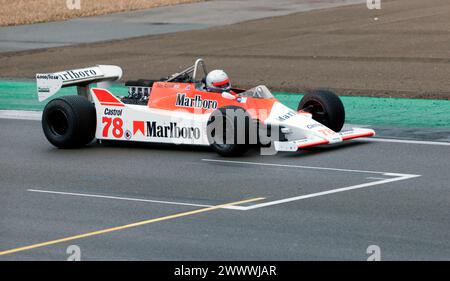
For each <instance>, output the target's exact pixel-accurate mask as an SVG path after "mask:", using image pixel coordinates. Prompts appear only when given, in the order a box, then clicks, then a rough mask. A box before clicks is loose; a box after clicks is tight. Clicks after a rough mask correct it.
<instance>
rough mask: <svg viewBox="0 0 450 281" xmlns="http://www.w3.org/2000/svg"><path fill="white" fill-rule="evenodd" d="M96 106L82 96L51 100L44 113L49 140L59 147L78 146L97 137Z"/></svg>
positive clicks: (45, 132)
mask: <svg viewBox="0 0 450 281" xmlns="http://www.w3.org/2000/svg"><path fill="white" fill-rule="evenodd" d="M96 127H97V118H96V113H95V106H94V105H93V104H92V103H91V102H90V101H89V100H88V99H87V98H85V97H82V96H63V97H60V98H56V99H54V100H51V101H50V102H49V103H48V104H47V105H46V106H45V108H44V112H43V113H42V129H43V130H44V134H45V137H46V138H47V140H48V141H49V142H50V143H51V144H53V145H54V146H56V147H58V148H77V147H82V146H85V145H87V144H88V143H90V142H91V141H92V140H93V139H94V137H95V130H96Z"/></svg>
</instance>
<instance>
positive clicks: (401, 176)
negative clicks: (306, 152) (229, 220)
mask: <svg viewBox="0 0 450 281" xmlns="http://www.w3.org/2000/svg"><path fill="white" fill-rule="evenodd" d="M202 160H203V161H207V162H219V163H232V164H233V163H234V164H248V165H258V166H272V167H288V168H300V169H315V170H329V171H339V172H351V173H372V174H380V175H383V176H390V177H395V178H390V179H381V180H378V181H374V182H368V183H363V184H357V185H352V186H346V187H342V188H335V189H330V190H326V191H321V192H316V193H310V194H306V195H300V196H295V197H289V198H284V199H280V200H275V201H269V202H265V203H260V204H255V205H251V206H247V207H242V208H243V210H244V211H247V210H253V209H257V208H262V207H268V206H273V205H279V204H284V203H288V202H293V201H298V200H303V199H309V198H314V197H319V196H325V195H329V194H334V193H339V192H345V191H350V190H355V189H361V188H365V187H370V186H375V185H381V184H386V183H391V182H396V181H401V180H407V179H412V178H416V177H420V175H413V174H400V173H385V172H376V171H363V170H349V169H336V168H325V167H310V166H298V165H286V164H271V163H258V162H244V161H231V160H216V159H202Z"/></svg>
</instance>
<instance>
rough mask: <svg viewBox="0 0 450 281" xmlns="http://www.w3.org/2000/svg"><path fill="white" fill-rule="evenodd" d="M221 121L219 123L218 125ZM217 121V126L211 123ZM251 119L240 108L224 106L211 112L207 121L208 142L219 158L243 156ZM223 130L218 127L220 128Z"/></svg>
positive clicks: (246, 146) (247, 146)
mask: <svg viewBox="0 0 450 281" xmlns="http://www.w3.org/2000/svg"><path fill="white" fill-rule="evenodd" d="M220 120H221V123H220ZM216 121H219V123H216V125H217V124H219V125H218V126H216V125H214V124H213V122H216ZM250 122H251V118H250V116H249V115H248V113H247V112H246V111H245V110H244V109H243V108H241V107H237V106H225V107H222V108H219V109H216V110H215V111H213V113H212V114H211V116H210V117H209V120H208V128H207V132H208V141H209V143H210V146H211V148H212V149H213V150H214V151H216V152H217V153H218V154H220V155H221V156H225V157H233V156H240V155H243V154H244V153H245V152H247V150H248V149H249V147H250V145H249V124H250ZM220 124H223V130H219V129H218V127H221V128H222V126H221V125H220Z"/></svg>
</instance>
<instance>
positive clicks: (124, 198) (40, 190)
mask: <svg viewBox="0 0 450 281" xmlns="http://www.w3.org/2000/svg"><path fill="white" fill-rule="evenodd" d="M27 191H30V192H38V193H48V194H58V195H69V196H79V197H91V198H103V199H114V200H125V201H137V202H147V203H159V204H167V205H181V206H191V207H212V206H213V205H202V204H192V203H183V202H171V201H160V200H149V199H140V198H129V197H117V196H108V195H99V194H86V193H74V192H62V191H53V190H43V189H27ZM243 208H245V207H243V206H226V207H224V208H223V209H230V210H242V209H243Z"/></svg>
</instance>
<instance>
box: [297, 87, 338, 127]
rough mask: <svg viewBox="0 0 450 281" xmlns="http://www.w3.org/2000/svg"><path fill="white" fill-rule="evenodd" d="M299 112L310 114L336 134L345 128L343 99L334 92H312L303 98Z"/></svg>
mask: <svg viewBox="0 0 450 281" xmlns="http://www.w3.org/2000/svg"><path fill="white" fill-rule="evenodd" d="M297 110H303V111H306V112H310V113H311V114H312V118H313V119H314V120H316V121H317V122H320V123H322V124H323V125H325V126H327V127H328V128H330V129H331V130H333V131H335V132H339V131H340V130H341V129H342V127H343V126H344V122H345V109H344V105H343V104H342V101H341V99H340V98H339V97H338V96H337V95H336V94H335V93H333V92H330V91H324V90H316V91H312V92H310V93H308V94H306V95H305V96H304V97H303V98H302V100H301V101H300V103H299V105H298V109H297Z"/></svg>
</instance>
